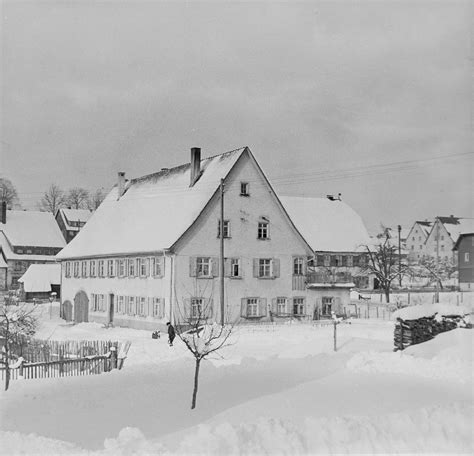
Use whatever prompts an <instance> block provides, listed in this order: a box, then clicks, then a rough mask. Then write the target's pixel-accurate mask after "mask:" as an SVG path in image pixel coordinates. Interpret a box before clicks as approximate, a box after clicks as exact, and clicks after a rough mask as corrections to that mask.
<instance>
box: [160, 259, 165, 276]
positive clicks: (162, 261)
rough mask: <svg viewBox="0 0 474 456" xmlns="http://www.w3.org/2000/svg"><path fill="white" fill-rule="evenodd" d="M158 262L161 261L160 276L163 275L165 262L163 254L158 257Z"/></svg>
mask: <svg viewBox="0 0 474 456" xmlns="http://www.w3.org/2000/svg"><path fill="white" fill-rule="evenodd" d="M159 259H160V263H161V268H160V277H164V276H165V263H166V257H165V256H164V255H162V256H160V257H159Z"/></svg>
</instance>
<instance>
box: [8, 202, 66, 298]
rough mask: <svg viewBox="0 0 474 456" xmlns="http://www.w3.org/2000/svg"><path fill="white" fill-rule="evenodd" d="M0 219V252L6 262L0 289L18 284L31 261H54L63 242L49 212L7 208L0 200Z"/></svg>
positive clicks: (39, 262) (16, 286)
mask: <svg viewBox="0 0 474 456" xmlns="http://www.w3.org/2000/svg"><path fill="white" fill-rule="evenodd" d="M0 222H1V223H0V256H1V257H2V259H3V263H6V265H7V268H6V271H5V273H4V274H1V273H0V287H1V288H0V289H4V290H6V289H10V288H18V286H19V284H18V279H19V278H20V277H21V276H22V275H23V274H24V273H25V272H26V270H27V269H28V267H29V266H30V265H31V264H43V263H54V262H55V261H56V258H55V255H56V254H57V253H58V252H60V251H61V249H62V248H63V247H64V246H65V245H66V243H65V241H64V238H63V237H62V234H61V232H60V231H59V228H58V225H57V224H56V222H55V220H54V217H53V215H52V214H50V213H49V212H39V211H13V210H7V209H6V204H5V203H3V204H2V211H1V220H0ZM2 269H5V268H2ZM2 277H3V280H1V279H2Z"/></svg>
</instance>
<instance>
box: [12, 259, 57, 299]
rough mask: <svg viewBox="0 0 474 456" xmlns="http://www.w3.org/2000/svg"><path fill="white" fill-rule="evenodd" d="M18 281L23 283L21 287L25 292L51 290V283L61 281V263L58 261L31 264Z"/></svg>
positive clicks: (54, 283) (55, 283)
mask: <svg viewBox="0 0 474 456" xmlns="http://www.w3.org/2000/svg"><path fill="white" fill-rule="evenodd" d="M18 282H22V283H23V288H24V290H25V291H26V292H27V293H30V292H41V291H51V285H59V284H60V283H61V265H60V264H59V263H54V264H32V265H30V267H29V268H28V269H27V270H26V272H25V273H24V274H23V275H22V276H21V277H20V278H19V279H18Z"/></svg>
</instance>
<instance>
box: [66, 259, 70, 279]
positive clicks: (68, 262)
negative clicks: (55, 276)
mask: <svg viewBox="0 0 474 456" xmlns="http://www.w3.org/2000/svg"><path fill="white" fill-rule="evenodd" d="M64 275H65V276H66V277H71V262H70V261H66V268H65V271H64Z"/></svg>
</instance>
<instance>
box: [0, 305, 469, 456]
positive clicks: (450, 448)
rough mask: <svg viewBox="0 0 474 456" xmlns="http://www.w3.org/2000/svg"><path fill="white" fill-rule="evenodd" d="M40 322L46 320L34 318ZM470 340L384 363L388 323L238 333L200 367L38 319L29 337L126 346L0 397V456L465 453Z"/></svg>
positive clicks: (159, 342)
mask: <svg viewBox="0 0 474 456" xmlns="http://www.w3.org/2000/svg"><path fill="white" fill-rule="evenodd" d="M47 316H48V317H49V315H48V314H47ZM472 334H473V332H472V330H468V329H456V330H454V331H451V332H448V333H444V334H440V335H438V336H437V337H436V338H435V339H433V340H431V341H429V342H426V343H424V344H420V345H416V346H413V347H410V348H408V349H406V350H404V351H403V352H401V353H400V352H397V353H394V352H392V347H393V323H391V322H386V321H376V320H356V321H354V322H353V323H352V324H340V325H338V327H337V335H338V351H337V352H336V353H334V352H333V328H332V326H328V327H318V326H311V325H308V324H291V325H279V326H262V327H238V328H237V330H236V331H235V333H234V335H233V336H232V342H233V345H232V346H230V347H228V348H226V349H225V350H224V351H223V353H222V355H223V356H224V359H221V358H217V357H216V358H214V359H212V360H211V361H210V362H205V363H204V364H203V365H202V367H201V376H200V387H199V393H198V399H197V408H196V409H195V410H193V411H191V410H190V408H189V407H190V402H191V388H192V379H193V367H194V366H193V360H192V358H191V357H190V355H189V354H188V352H187V350H186V348H185V347H184V345H183V344H182V343H181V342H178V343H175V346H174V347H168V345H167V343H166V338H165V337H162V338H161V339H152V338H151V334H150V332H148V331H138V330H132V329H126V328H111V329H106V328H104V327H102V325H97V324H93V323H87V324H80V325H71V324H67V323H65V322H63V321H61V320H57V319H55V318H54V317H53V318H51V319H49V318H44V321H43V325H42V327H41V329H40V332H39V335H38V336H39V337H44V338H48V337H51V338H52V339H55V338H56V339H60V340H61V339H107V340H131V341H132V347H131V349H130V351H129V357H128V358H127V360H126V361H125V366H124V369H123V370H121V371H113V372H111V373H107V374H102V375H98V376H86V377H69V378H60V379H40V380H35V381H34V380H24V381H13V382H12V383H11V387H10V388H11V389H10V390H9V391H8V392H2V393H0V406H1V412H0V416H1V425H0V453H1V454H5V455H7V454H8V455H10V454H19V453H22V454H48V455H52V454H97V455H99V454H100V455H129V454H219V455H221V454H288V455H290V454H291V455H293V454H328V453H402V452H404V453H413V452H425V453H440V452H442V453H469V454H471V453H472V452H473V450H474V448H473V435H472V428H473V424H474V422H473V413H474V411H473V406H472V404H473V402H472V399H473V391H472V342H473V340H472Z"/></svg>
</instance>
